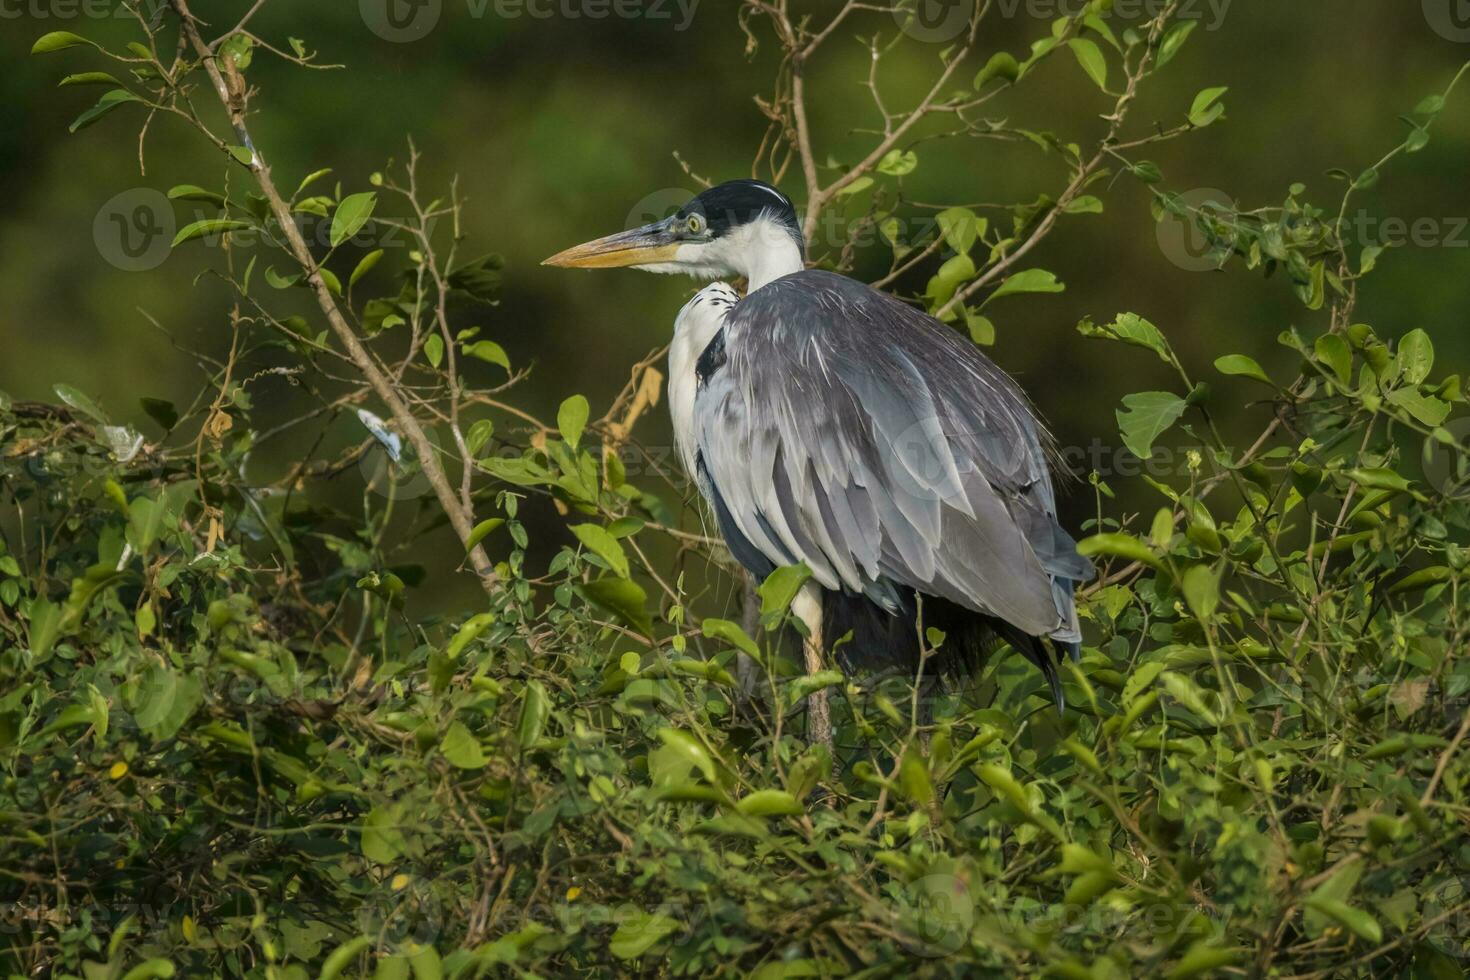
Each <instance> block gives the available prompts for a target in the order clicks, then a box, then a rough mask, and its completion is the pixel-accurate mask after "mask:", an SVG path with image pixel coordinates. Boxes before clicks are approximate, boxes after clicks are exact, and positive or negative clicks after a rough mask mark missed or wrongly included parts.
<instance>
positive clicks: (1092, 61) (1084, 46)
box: [1067, 37, 1108, 92]
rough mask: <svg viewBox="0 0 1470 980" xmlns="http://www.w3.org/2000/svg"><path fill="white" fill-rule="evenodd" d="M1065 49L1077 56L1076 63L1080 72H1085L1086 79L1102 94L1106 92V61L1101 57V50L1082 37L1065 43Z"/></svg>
mask: <svg viewBox="0 0 1470 980" xmlns="http://www.w3.org/2000/svg"><path fill="white" fill-rule="evenodd" d="M1067 47H1069V48H1071V49H1072V54H1074V55H1076V56H1077V63H1078V64H1079V65H1081V66H1082V70H1083V71H1085V72H1087V77H1088V78H1090V79H1092V81H1093V84H1095V85H1096V86H1097V87H1098V88H1100V89H1102V90H1103V91H1104V92H1106V91H1107V90H1108V59H1107V58H1105V57H1104V56H1103V53H1102V49H1101V48H1099V47H1098V46H1097V45H1096V44H1095V43H1094V42H1092V41H1089V40H1088V39H1087V38H1084V37H1074V38H1073V39H1072V40H1070V41H1068V42H1067Z"/></svg>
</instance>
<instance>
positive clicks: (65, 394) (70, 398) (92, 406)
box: [51, 384, 107, 425]
mask: <svg viewBox="0 0 1470 980" xmlns="http://www.w3.org/2000/svg"><path fill="white" fill-rule="evenodd" d="M51 390H52V391H54V392H56V397H57V398H60V399H61V400H62V401H63V402H64V403H65V404H66V405H68V406H69V407H71V408H73V409H75V410H76V411H78V412H81V413H82V414H83V415H85V416H86V417H87V418H89V419H91V420H92V421H93V422H101V423H103V424H104V425H105V424H107V416H106V415H104V414H103V413H102V409H101V408H99V407H97V403H96V402H94V401H93V400H92V399H91V398H88V397H87V396H86V395H85V394H83V393H82V392H81V391H79V390H77V389H76V388H73V387H72V386H71V385H69V384H55V385H52V386H51Z"/></svg>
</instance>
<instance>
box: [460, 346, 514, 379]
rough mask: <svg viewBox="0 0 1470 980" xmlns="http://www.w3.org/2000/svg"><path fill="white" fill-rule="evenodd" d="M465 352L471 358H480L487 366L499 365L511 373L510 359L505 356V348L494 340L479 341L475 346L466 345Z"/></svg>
mask: <svg viewBox="0 0 1470 980" xmlns="http://www.w3.org/2000/svg"><path fill="white" fill-rule="evenodd" d="M464 352H465V353H466V354H467V355H469V356H470V357H474V358H478V359H479V360H482V361H485V362H486V363H487V364H498V365H499V366H500V367H503V368H505V370H506V371H507V372H508V371H510V358H508V357H506V356H505V348H504V347H501V346H500V345H499V344H497V343H496V342H495V341H493V340H478V341H476V342H475V343H473V344H465V347H464Z"/></svg>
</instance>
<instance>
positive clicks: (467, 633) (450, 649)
mask: <svg viewBox="0 0 1470 980" xmlns="http://www.w3.org/2000/svg"><path fill="white" fill-rule="evenodd" d="M494 623H495V614H494V613H479V614H478V615H475V616H471V617H470V618H469V619H467V620H465V622H464V625H463V626H461V627H460V628H459V631H458V632H457V633H455V634H454V638H453V639H451V640H450V641H449V645H448V646H447V647H445V648H444V655H445V656H446V657H448V658H449V659H450V660H455V659H457V658H458V657H459V655H460V654H462V653H464V651H465V648H466V647H468V646H469V645H470V644H471V643H473V642H475V640H477V639H479V637H480V634H481V633H483V632H485V630H487V629H489V628H490V627H491V626H492V625H493V624H494Z"/></svg>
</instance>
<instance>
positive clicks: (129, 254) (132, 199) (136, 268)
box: [92, 187, 175, 272]
mask: <svg viewBox="0 0 1470 980" xmlns="http://www.w3.org/2000/svg"><path fill="white" fill-rule="evenodd" d="M174 231H175V222H174V209H173V206H172V205H170V204H169V200H168V198H167V197H165V196H164V195H163V192H162V191H157V190H154V189H153V188H151V187H134V188H131V189H130V190H125V191H123V192H122V193H121V194H118V195H116V196H115V197H113V198H112V199H111V200H109V201H108V202H107V203H106V204H104V205H102V207H101V208H100V209H99V210H98V211H97V216H96V217H95V218H94V219H92V241H93V242H94V243H96V245H97V251H98V252H99V253H100V254H101V255H102V257H103V258H104V259H106V260H107V261H108V262H109V263H110V264H112V265H113V266H115V267H117V268H119V269H121V270H123V271H124V272H147V271H148V270H149V269H156V268H158V267H159V266H160V265H162V264H163V263H164V260H165V259H167V258H168V255H169V252H170V250H171V248H172V243H173V238H174Z"/></svg>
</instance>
